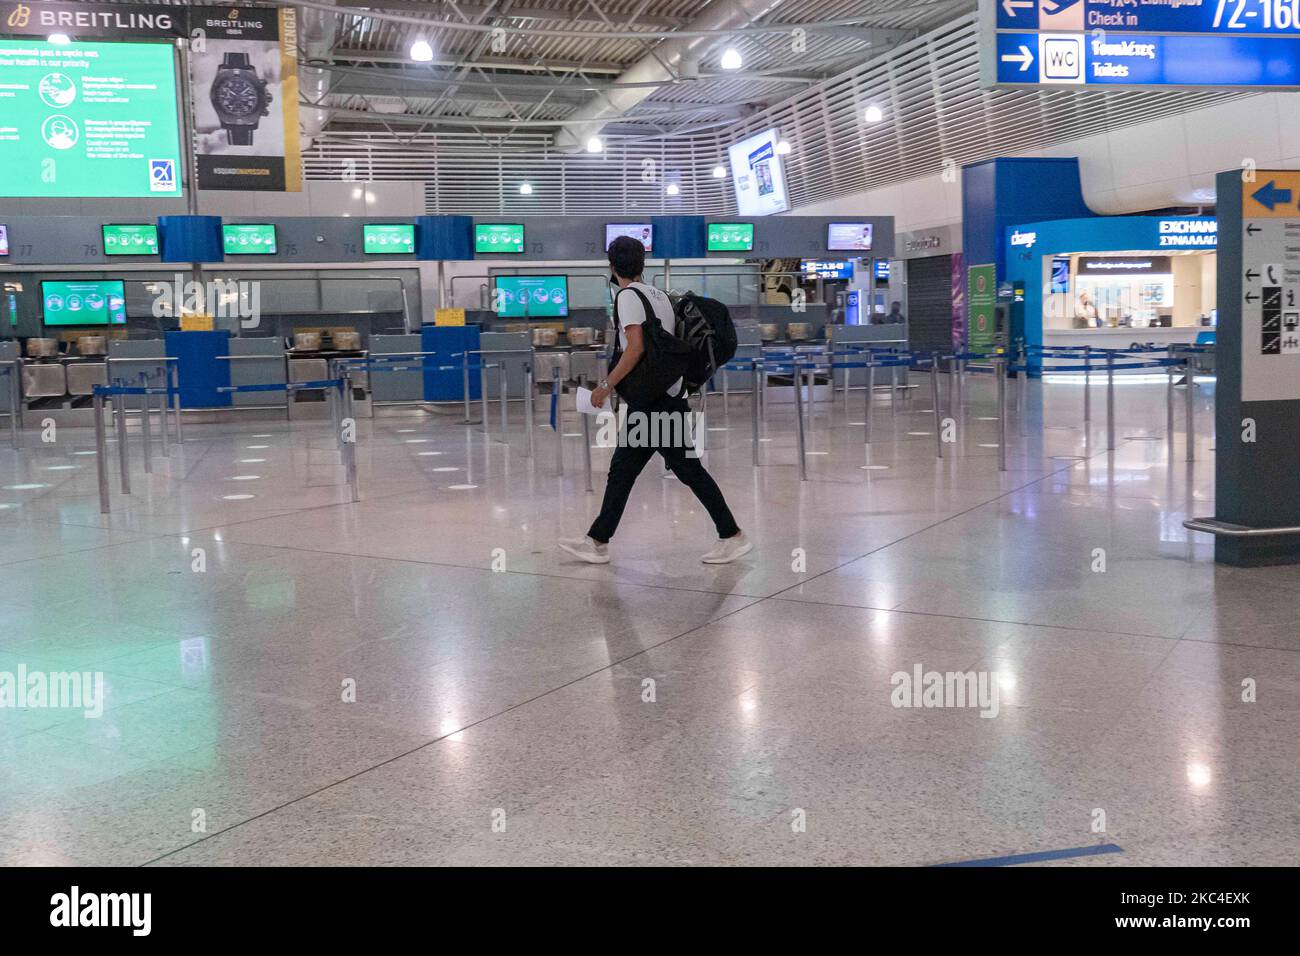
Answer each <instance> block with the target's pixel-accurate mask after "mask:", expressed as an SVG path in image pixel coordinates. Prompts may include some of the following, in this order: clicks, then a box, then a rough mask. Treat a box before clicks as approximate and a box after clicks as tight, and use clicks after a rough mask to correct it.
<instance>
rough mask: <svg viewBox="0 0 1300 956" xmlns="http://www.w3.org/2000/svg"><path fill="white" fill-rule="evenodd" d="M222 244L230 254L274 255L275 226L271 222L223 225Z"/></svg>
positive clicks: (227, 253)
mask: <svg viewBox="0 0 1300 956" xmlns="http://www.w3.org/2000/svg"><path fill="white" fill-rule="evenodd" d="M221 245H222V246H223V247H224V248H225V250H226V255H228V256H273V255H275V226H273V225H271V224H270V223H257V224H252V223H232V224H230V225H223V226H222V227H221Z"/></svg>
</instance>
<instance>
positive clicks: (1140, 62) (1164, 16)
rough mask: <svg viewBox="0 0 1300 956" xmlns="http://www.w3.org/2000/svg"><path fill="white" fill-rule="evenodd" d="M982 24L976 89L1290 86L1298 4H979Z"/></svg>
mask: <svg viewBox="0 0 1300 956" xmlns="http://www.w3.org/2000/svg"><path fill="white" fill-rule="evenodd" d="M983 23H984V25H985V45H984V48H985V51H986V54H985V81H986V82H991V83H1001V84H1016V85H1037V84H1077V85H1082V86H1110V87H1113V86H1165V87H1171V86H1178V87H1262V88H1267V89H1281V88H1287V87H1300V0H984V8H983ZM990 34H991V35H990Z"/></svg>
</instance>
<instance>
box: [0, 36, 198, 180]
mask: <svg viewBox="0 0 1300 956" xmlns="http://www.w3.org/2000/svg"><path fill="white" fill-rule="evenodd" d="M0 29H3V26H2V25H0ZM0 170H4V177H3V179H0V195H4V196H34V197H55V196H72V197H81V196H86V197H100V196H157V197H167V196H170V197H176V196H179V195H180V194H181V150H180V135H179V132H178V128H177V116H176V74H175V69H174V67H173V53H172V47H171V46H170V45H169V44H165V43H81V42H75V41H74V42H71V43H64V44H53V43H48V42H46V41H44V40H5V39H0Z"/></svg>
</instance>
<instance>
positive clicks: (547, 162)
mask: <svg viewBox="0 0 1300 956" xmlns="http://www.w3.org/2000/svg"><path fill="white" fill-rule="evenodd" d="M823 6H824V3H823ZM785 15H790V14H789V11H785ZM827 16H828V17H833V16H834V15H833V14H827ZM574 42H579V43H585V42H586V41H574ZM575 51H576V48H575ZM557 55H559V54H558V53H557ZM566 55H570V53H569V52H566ZM572 55H576V52H574V53H573V54H572ZM602 55H604V54H603V52H602ZM768 86H769V84H767V83H763V84H761V88H762V92H764V93H767V92H770V91H769V90H768V89H767V87H768ZM756 91H757V90H756ZM1246 95H1250V94H1247V93H1238V92H1232V91H1215V90H1209V91H1201V92H1195V91H1188V92H1178V91H1164V90H1161V91H1096V90H1087V91H1084V90H1077V89H1066V88H1056V89H1043V90H1017V89H996V90H986V89H983V88H981V87H980V84H979V36H978V25H977V22H976V18H975V16H974V15H967V16H963V17H961V18H960V19H958V20H955V21H953V22H952V23H949V24H947V25H946V26H944V27H941V28H939V29H937V30H934V31H932V32H930V33H928V34H926V35H925V36H923V37H920V38H918V39H916V40H913V41H911V42H909V43H906V44H904V45H902V46H900V47H897V48H896V49H895V50H894V51H892V52H891V53H889V54H888V55H886V56H882V57H879V58H876V59H873V60H868V61H865V62H863V63H861V64H859V65H858V66H856V67H854V68H853V69H851V70H849V71H847V72H845V73H842V74H840V75H838V76H836V77H834V78H832V79H829V80H826V81H824V82H822V83H819V84H817V85H815V86H812V87H809V88H806V89H803V90H801V91H800V92H798V93H797V94H795V95H793V96H791V97H790V98H789V99H787V100H785V101H784V102H781V103H777V104H775V105H773V106H771V107H769V108H767V109H764V110H762V111H760V112H758V113H756V114H754V115H753V116H751V117H748V118H747V119H745V120H743V121H738V122H734V123H729V124H724V125H721V126H717V127H713V128H706V129H700V130H698V131H696V132H694V133H690V134H683V135H674V136H665V135H660V134H657V133H656V132H655V131H654V130H653V129H651V128H650V127H649V126H648V125H645V122H646V121H645V118H644V117H642V118H640V119H638V117H637V116H636V114H633V115H632V116H630V117H627V118H625V119H624V120H622V121H620V129H622V130H627V129H630V128H635V127H636V126H637V124H638V123H641V124H642V125H643V126H644V128H645V129H646V132H645V134H644V135H643V136H641V137H626V136H617V137H616V136H609V137H608V143H609V145H608V148H607V150H606V152H605V153H603V154H600V155H594V156H593V155H589V154H586V153H580V154H576V155H575V154H565V153H556V152H554V151H552V150H550V149H549V140H550V137H549V134H548V133H547V131H545V130H544V129H539V128H536V127H530V128H527V129H526V130H525V131H522V132H520V133H518V134H511V135H506V134H505V133H500V134H496V135H486V136H485V135H479V134H477V133H474V132H472V131H465V132H443V131H437V132H418V133H415V132H413V133H412V134H409V135H407V136H405V137H404V138H403V139H402V141H400V142H399V141H398V139H397V138H396V137H395V136H393V135H389V134H385V133H382V132H380V133H376V132H373V131H336V130H333V129H331V130H330V131H329V132H328V133H327V134H326V135H325V136H324V137H322V139H321V141H320V142H319V143H318V144H317V145H316V146H315V147H314V148H313V149H312V150H311V151H309V152H308V153H307V155H306V157H305V166H306V170H307V176H308V178H311V179H338V178H341V176H342V173H343V171H344V170H345V166H344V163H345V161H347V160H351V161H352V162H353V163H355V164H356V171H357V173H358V176H359V177H360V178H374V179H417V180H421V179H422V180H425V181H426V189H425V195H426V203H427V208H428V211H429V212H431V213H483V212H484V211H485V210H493V211H495V212H499V213H500V214H502V215H528V214H551V215H565V214H569V215H584V214H590V215H605V214H610V215H613V214H620V213H633V212H635V213H640V214H643V215H650V214H657V213H698V214H702V215H710V216H722V215H734V214H735V200H734V197H733V196H732V193H731V186H730V178H729V177H727V178H723V179H720V180H719V179H715V178H713V175H712V170H713V167H714V166H715V165H717V164H719V163H722V164H724V165H725V164H726V146H727V144H728V143H732V142H735V141H737V140H739V139H742V138H744V137H745V136H747V135H750V134H752V133H755V132H758V131H760V130H762V129H765V128H767V127H769V126H776V127H778V128H779V129H780V130H781V132H782V135H784V136H785V138H786V139H788V140H789V141H790V144H791V146H792V147H793V149H792V152H791V154H790V155H788V156H786V157H785V167H786V173H787V175H786V178H787V181H788V183H789V187H790V198H791V204H792V205H793V206H795V207H799V206H804V205H808V204H811V203H816V202H824V201H826V200H830V199H834V198H836V197H838V196H843V195H847V194H850V193H855V192H860V191H862V190H866V189H871V188H875V187H879V186H884V185H888V184H891V183H896V182H902V181H905V180H909V179H915V178H916V177H919V176H923V175H927V174H931V173H934V172H937V171H939V170H940V169H942V168H943V165H944V162H945V161H950V162H952V163H955V164H956V165H959V166H960V165H964V164H967V163H971V162H975V161H978V160H981V159H987V158H990V157H993V156H999V155H1010V154H1015V153H1020V152H1025V151H1031V150H1037V149H1043V148H1045V147H1049V146H1052V145H1054V144H1056V143H1061V142H1066V141H1069V140H1075V139H1079V138H1082V137H1085V136H1088V135H1091V134H1095V133H1100V132H1104V131H1107V130H1113V129H1116V128H1119V127H1123V126H1127V125H1131V124H1135V123H1142V122H1147V121H1149V120H1152V119H1155V118H1158V117H1161V116H1169V115H1174V114H1178V113H1182V112H1184V111H1187V110H1190V109H1195V108H1197V107H1199V106H1203V105H1207V104H1210V103H1213V102H1216V101H1219V100H1223V99H1227V98H1232V97H1238V96H1246ZM691 97H692V91H691V90H690V89H689V88H683V89H682V90H680V91H670V92H666V93H665V94H664V95H663V97H662V99H659V98H655V99H654V100H653V102H654V103H656V104H658V105H659V107H660V108H662V107H663V106H664V105H665V104H668V103H672V104H675V105H671V106H669V108H670V109H682V108H689V105H690V104H691V103H692V102H694V101H693V100H692V98H691ZM727 98H729V99H733V100H735V101H739V100H742V99H745V96H744V88H743V85H741V86H738V87H737V88H736V89H734V90H732V89H730V88H729V89H728V91H727ZM648 102H649V101H648ZM872 103H876V104H879V105H880V106H881V107H882V108H883V109H884V111H885V121H884V122H882V123H878V124H874V125H867V124H865V122H864V121H863V111H864V110H865V109H866V107H867V106H868V105H870V104H872ZM701 115H708V114H707V112H702V114H701ZM647 159H650V160H653V161H654V164H655V166H654V172H655V177H654V179H653V181H649V182H647V181H645V180H643V178H642V173H643V163H644V161H645V160H647ZM525 180H527V181H528V182H530V183H532V185H533V194H532V195H531V196H522V195H520V194H519V184H520V183H521V182H523V181H525ZM668 181H673V182H677V183H678V185H679V188H680V195H678V196H676V197H669V196H667V195H665V192H664V187H665V184H666V183H667V182H668Z"/></svg>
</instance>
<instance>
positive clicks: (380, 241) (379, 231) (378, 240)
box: [361, 222, 415, 255]
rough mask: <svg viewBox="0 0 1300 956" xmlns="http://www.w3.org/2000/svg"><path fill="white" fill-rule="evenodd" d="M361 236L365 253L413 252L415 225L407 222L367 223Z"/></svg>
mask: <svg viewBox="0 0 1300 956" xmlns="http://www.w3.org/2000/svg"><path fill="white" fill-rule="evenodd" d="M361 238H362V241H363V246H362V248H364V249H365V251H366V255H384V254H387V255H395V254H405V255H414V254H415V226H413V225H410V224H409V223H392V224H389V223H377V222H372V223H367V224H366V225H364V226H362V227H361Z"/></svg>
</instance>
